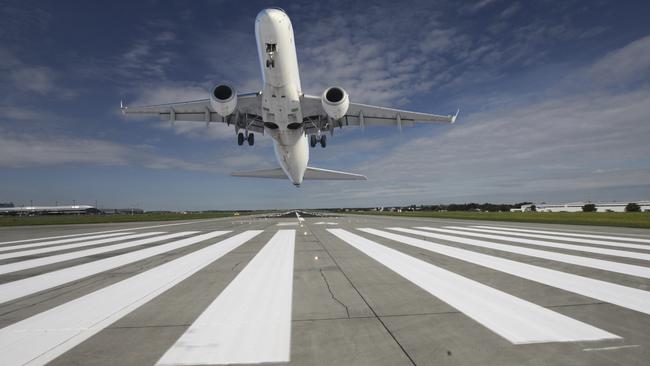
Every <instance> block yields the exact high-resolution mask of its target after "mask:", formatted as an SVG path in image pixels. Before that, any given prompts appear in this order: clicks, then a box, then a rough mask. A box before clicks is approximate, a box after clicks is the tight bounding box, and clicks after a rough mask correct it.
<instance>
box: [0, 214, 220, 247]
mask: <svg viewBox="0 0 650 366" xmlns="http://www.w3.org/2000/svg"><path fill="white" fill-rule="evenodd" d="M224 218H227V217H218V218H214V219H205V220H194V221H183V222H175V223H172V224H159V225H150V226H140V227H131V228H125V229H116V230H103V231H94V232H89V233H81V234H70V235H58V236H50V237H46V238H33V239H22V240H12V241H5V242H1V243H0V245H3V244H12V243H25V242H30V241H36V240H47V239H58V238H72V237H76V236H85V235H94V234H105V233H120V232H123V231H131V230H142V229H153V228H159V227H167V226H177V225H191V224H199V223H202V222H209V221H217V220H222V219H224ZM122 234H124V233H122ZM116 235H120V234H116ZM1 249H3V248H0V250H1Z"/></svg>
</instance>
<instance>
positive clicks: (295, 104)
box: [120, 8, 459, 187]
mask: <svg viewBox="0 0 650 366" xmlns="http://www.w3.org/2000/svg"><path fill="white" fill-rule="evenodd" d="M255 38H256V42H257V51H258V56H259V64H260V68H261V72H262V82H263V87H262V90H261V91H259V92H254V93H244V94H237V92H236V90H235V88H233V87H232V86H231V85H227V84H218V85H216V86H215V87H214V88H212V90H211V92H210V95H209V97H208V98H206V99H200V100H192V101H186V102H178V103H168V104H159V105H151V106H136V107H127V106H124V105H122V104H121V103H120V108H121V110H122V112H123V113H124V114H126V115H129V114H134V115H137V114H140V115H142V114H144V115H158V116H160V118H161V119H163V120H169V121H171V123H174V122H175V121H183V122H203V123H205V124H206V126H209V124H210V123H211V122H221V123H225V124H227V125H228V126H230V125H232V126H234V128H235V134H236V135H237V143H238V145H240V146H241V145H243V144H244V141H246V142H247V143H248V145H250V146H253V145H254V143H255V135H254V132H257V133H261V134H263V135H270V136H271V137H272V138H273V147H274V151H275V156H276V159H277V161H278V163H279V164H280V168H275V169H264V170H256V171H247V172H233V173H232V174H231V175H232V176H235V177H254V178H278V179H286V178H288V179H289V180H290V181H291V182H292V183H293V184H294V185H295V186H296V187H299V186H300V184H301V183H302V182H303V180H366V179H367V178H366V177H365V176H363V175H360V174H353V173H346V172H340V171H334V170H328V169H320V168H315V167H310V166H308V161H309V146H311V147H312V148H314V147H315V146H316V145H317V144H320V145H321V147H323V148H325V146H326V145H327V134H326V133H327V132H330V135H331V136H333V134H334V129H335V128H336V127H339V128H343V127H344V126H360V127H361V128H362V129H364V128H365V126H375V125H393V126H397V127H398V128H399V129H400V130H401V129H402V127H403V126H411V125H413V124H414V123H420V122H423V123H432V122H433V123H436V122H438V123H440V122H441V123H454V122H455V121H456V118H457V117H458V112H459V111H456V114H454V115H436V114H428V113H418V112H410V111H405V110H400V109H393V108H386V107H378V106H372V105H366V104H359V103H353V102H351V101H350V97H349V95H348V93H347V91H345V89H343V88H342V87H340V86H332V87H329V88H327V89H326V90H325V91H324V92H323V94H322V95H320V96H314V95H307V94H304V93H303V92H302V88H301V86H300V76H299V72H298V58H297V56H296V46H295V43H294V33H293V28H292V26H291V21H290V20H289V16H288V15H287V14H286V12H285V11H284V10H282V9H280V8H268V9H264V10H262V11H260V12H259V14H257V17H256V18H255ZM242 130H243V132H241V131H242Z"/></svg>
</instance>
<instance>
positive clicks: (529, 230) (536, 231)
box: [472, 225, 650, 243]
mask: <svg viewBox="0 0 650 366" xmlns="http://www.w3.org/2000/svg"><path fill="white" fill-rule="evenodd" d="M472 227H475V228H480V229H492V230H505V231H515V232H522V233H533V234H549V235H561V236H575V237H580V238H593V239H605V240H620V241H631V242H637V243H650V239H642V238H633V237H626V236H609V235H594V234H578V233H571V232H564V231H546V230H532V229H515V228H509V227H501V226H482V225H475V226H472Z"/></svg>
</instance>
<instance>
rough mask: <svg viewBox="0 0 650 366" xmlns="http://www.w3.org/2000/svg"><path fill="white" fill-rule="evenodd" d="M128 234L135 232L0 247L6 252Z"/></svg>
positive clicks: (0, 249)
mask: <svg viewBox="0 0 650 366" xmlns="http://www.w3.org/2000/svg"><path fill="white" fill-rule="evenodd" d="M127 234H133V233H131V232H126V233H124V232H122V233H111V234H101V235H90V236H84V237H77V238H71V239H59V240H48V241H40V242H38V243H29V244H20V245H11V246H8V247H0V252H3V253H4V252H8V251H11V250H16V249H26V248H34V247H40V246H45V245H54V244H64V243H76V242H78V241H84V240H92V239H100V238H109V237H114V236H120V235H127Z"/></svg>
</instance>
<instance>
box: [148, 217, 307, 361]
mask: <svg viewBox="0 0 650 366" xmlns="http://www.w3.org/2000/svg"><path fill="white" fill-rule="evenodd" d="M295 236H296V231H295V230H279V231H278V232H277V233H276V234H275V235H273V237H272V238H271V240H270V241H269V242H268V243H267V244H266V245H265V246H264V247H263V248H262V250H260V252H259V253H257V255H255V257H254V258H253V259H252V260H251V261H250V263H248V265H247V266H246V267H245V268H244V269H243V270H242V271H241V272H240V273H239V274H238V275H237V277H235V279H234V280H233V281H232V282H231V283H230V284H229V285H228V286H227V287H226V288H225V289H224V290H223V291H222V292H221V294H219V296H218V297H217V298H216V299H215V300H214V301H213V302H212V303H211V304H210V305H209V306H208V307H207V308H206V309H205V311H203V313H202V314H201V315H200V316H199V317H198V318H197V319H196V320H195V321H194V322H193V323H192V325H190V327H189V328H188V329H187V330H186V331H185V333H183V335H182V336H181V337H180V338H179V339H178V340H177V341H176V343H174V345H172V346H171V347H170V348H169V350H167V352H166V353H165V354H164V355H163V356H162V357H161V359H160V360H159V361H158V363H157V364H158V365H195V364H196V365H216V364H235V363H261V362H288V361H289V357H290V348H291V301H292V295H291V294H292V287H293V261H294V260H293V258H294V246H295Z"/></svg>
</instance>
